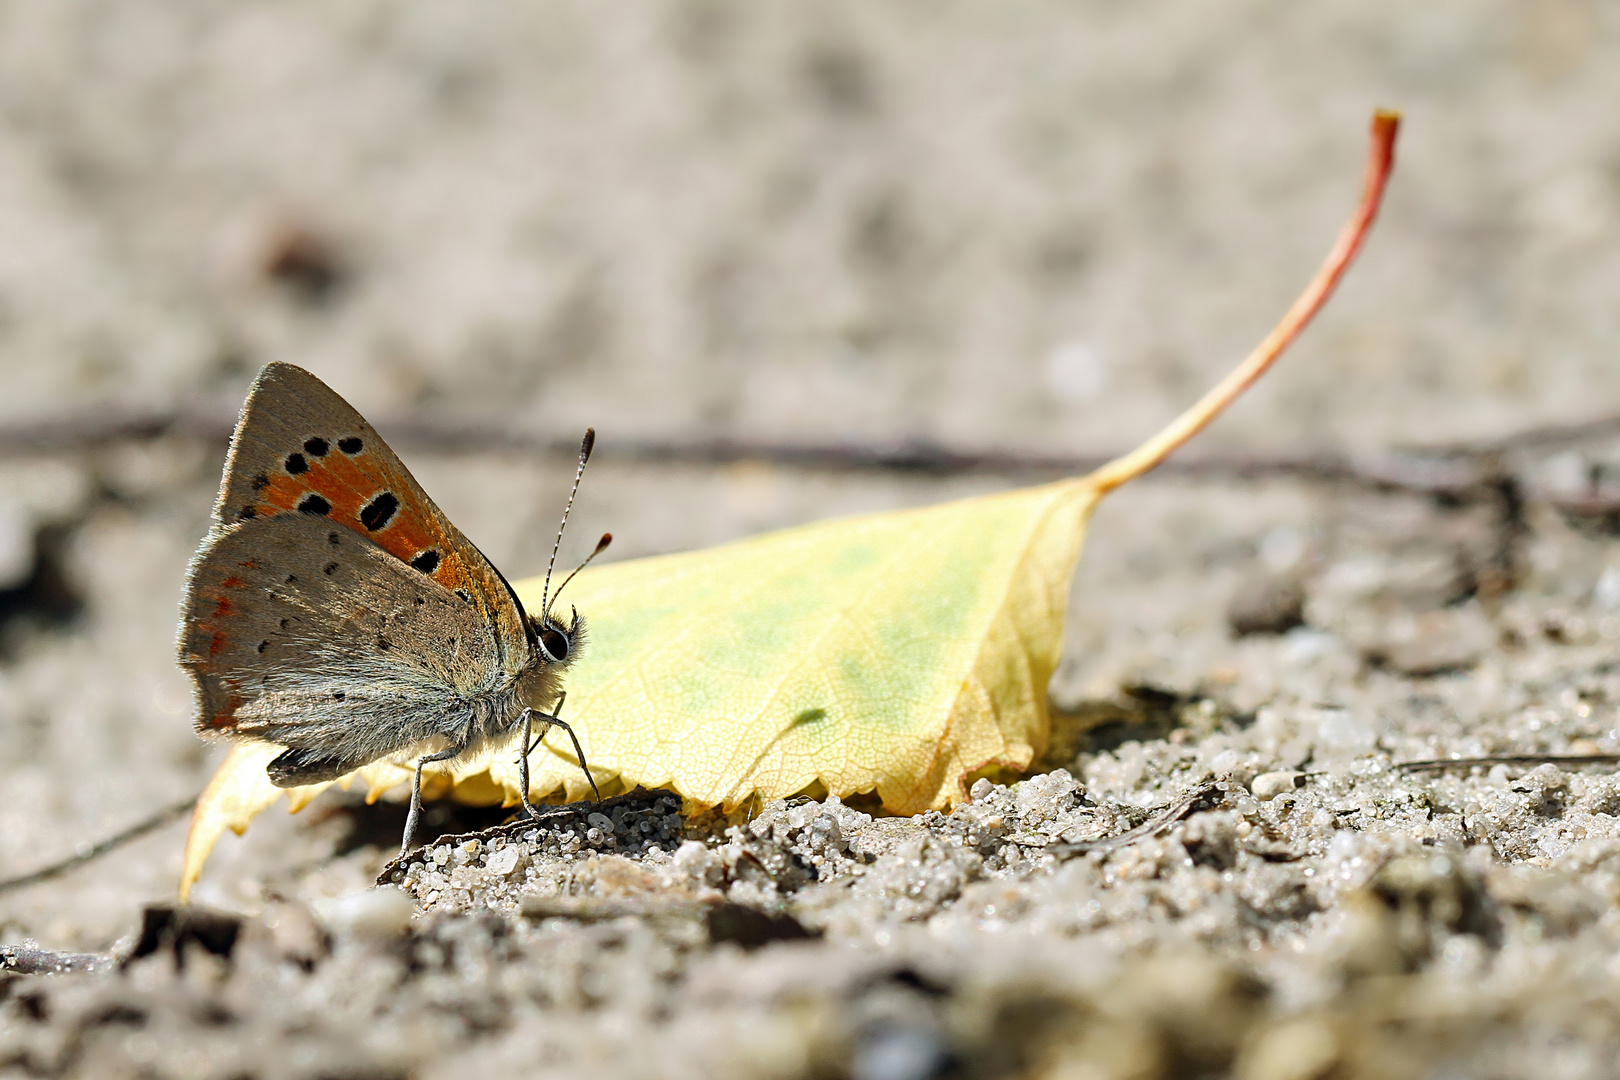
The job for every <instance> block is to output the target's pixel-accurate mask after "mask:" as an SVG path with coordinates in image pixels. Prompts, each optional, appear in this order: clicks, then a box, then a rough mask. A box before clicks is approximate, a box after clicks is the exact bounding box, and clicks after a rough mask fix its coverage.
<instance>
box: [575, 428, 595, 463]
mask: <svg viewBox="0 0 1620 1080" xmlns="http://www.w3.org/2000/svg"><path fill="white" fill-rule="evenodd" d="M595 445H596V429H595V428H593V427H588V428H586V429H585V441H584V442H582V443H580V444H579V463H580V464H581V465H584V464H585V463H586V462H587V461H589V460H591V448H592V447H593V446H595Z"/></svg>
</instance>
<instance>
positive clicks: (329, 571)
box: [321, 562, 338, 577]
mask: <svg viewBox="0 0 1620 1080" xmlns="http://www.w3.org/2000/svg"><path fill="white" fill-rule="evenodd" d="M337 568H338V564H337V563H335V562H329V563H327V564H326V569H325V570H322V571H321V573H323V574H325V575H326V576H327V577H331V576H332V575H333V574H335V573H337Z"/></svg>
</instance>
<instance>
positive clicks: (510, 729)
mask: <svg viewBox="0 0 1620 1080" xmlns="http://www.w3.org/2000/svg"><path fill="white" fill-rule="evenodd" d="M590 443H591V436H590V435H589V434H587V436H586V444H585V447H584V448H583V449H582V451H581V466H582V467H583V463H584V459H585V457H586V456H588V454H589V449H590ZM576 480H577V477H576ZM581 637H582V628H581V625H580V621H579V618H578V616H577V615H575V616H574V618H573V620H572V621H571V623H569V624H567V625H564V624H563V623H560V622H558V621H557V620H555V619H553V618H551V616H550V614H549V612H547V611H542V612H541V614H540V615H539V616H535V617H531V616H529V615H528V614H526V613H525V611H524V610H523V605H522V603H521V602H520V601H519V600H518V598H517V595H516V594H515V593H514V592H513V591H512V587H511V586H510V585H509V584H508V583H507V581H506V579H505V578H504V577H502V576H501V574H500V572H499V571H497V570H496V569H495V567H494V566H493V565H491V564H490V562H489V560H488V559H486V558H485V557H484V556H483V554H482V553H481V552H480V551H479V550H478V549H477V548H476V547H475V546H474V545H473V544H472V543H471V542H470V541H469V540H467V538H466V537H465V536H463V535H462V534H461V532H460V530H458V529H457V528H456V527H455V526H454V525H453V524H451V522H450V520H449V519H448V518H446V517H445V516H444V514H443V513H442V512H441V511H440V510H439V508H438V507H437V506H435V505H434V503H433V501H432V500H431V499H429V498H428V496H427V494H426V492H424V491H423V490H422V488H421V486H420V485H419V484H417V482H416V480H415V478H414V477H412V476H411V474H410V472H409V471H408V470H407V469H406V468H405V466H404V465H403V464H402V463H401V462H400V460H399V459H398V458H397V457H396V456H395V455H394V453H393V451H392V450H391V449H389V447H388V445H387V444H386V443H384V442H383V440H382V438H381V437H380V436H379V435H378V434H377V433H376V431H375V430H373V429H372V427H371V425H370V424H368V423H366V421H365V420H364V419H363V418H362V417H361V416H360V414H359V413H358V412H356V411H355V410H354V409H353V408H352V407H350V406H349V404H348V403H347V402H345V401H344V400H343V399H342V398H341V397H339V396H338V395H337V394H336V393H335V392H334V391H332V390H331V389H330V388H329V387H327V386H326V384H324V383H322V382H321V381H320V380H319V379H317V378H316V377H315V376H313V375H311V374H310V373H309V372H307V371H305V370H303V369H302V368H299V367H296V366H294V365H292V364H284V363H273V364H269V365H267V366H266V367H265V368H264V369H263V370H262V371H260V373H259V376H258V378H257V380H256V381H255V382H254V384H253V388H252V390H251V391H250V392H249V394H248V398H247V401H246V402H245V403H244V404H243V406H242V412H241V416H240V417H239V419H238V421H237V425H236V431H235V433H234V434H233V436H232V439H231V450H230V454H229V456H228V458H227V459H226V463H225V474H224V478H223V480H222V481H221V485H220V493H219V498H218V500H217V501H216V503H215V506H214V514H213V521H212V527H211V529H210V531H209V534H208V536H207V537H206V538H205V539H204V540H203V543H202V546H201V547H200V548H199V549H198V551H197V554H196V556H195V557H194V558H193V560H192V563H191V569H190V574H189V584H188V586H187V589H186V595H185V600H184V605H183V608H182V612H181V624H180V635H179V653H180V663H181V665H182V666H183V667H184V668H185V669H186V670H187V671H188V672H189V673H190V674H191V676H192V678H193V680H194V681H195V684H196V696H197V720H196V726H197V730H198V732H199V733H200V734H203V735H205V736H206V735H225V736H230V737H234V738H238V739H248V740H257V741H260V742H265V743H271V744H274V745H277V746H282V747H285V748H286V749H285V751H284V752H283V753H282V754H280V755H279V756H278V757H276V758H275V760H274V761H272V762H271V763H270V765H269V767H268V769H267V772H268V774H269V777H270V779H271V781H272V782H273V783H275V784H276V785H277V786H279V787H292V786H296V785H300V784H310V783H318V782H321V781H324V780H331V779H335V778H336V777H339V776H342V775H344V774H345V773H348V772H351V771H353V770H354V769H356V768H358V767H360V766H362V765H365V764H367V763H369V762H372V761H375V760H377V759H379V758H383V757H390V756H417V755H422V754H425V755H426V756H425V757H423V758H422V762H427V761H445V760H449V759H451V758H454V757H457V756H459V755H460V754H462V753H465V752H468V751H476V750H478V749H480V748H483V747H485V746H487V745H489V744H490V743H491V742H493V741H497V740H505V739H509V738H511V737H512V736H513V735H514V734H515V733H516V731H517V730H518V729H519V727H523V728H524V729H525V741H524V746H525V755H524V763H525V767H526V762H527V751H528V750H529V749H531V747H530V746H529V742H528V731H529V730H530V729H532V727H533V726H534V724H535V723H536V722H538V723H539V725H540V728H541V733H542V734H543V733H544V730H545V728H546V727H547V726H549V725H552V724H556V725H558V726H561V727H564V728H565V729H566V728H567V725H566V724H562V722H561V721H559V720H558V719H557V718H556V716H555V705H556V704H557V703H558V702H559V701H560V693H561V675H562V672H563V670H564V668H565V667H566V666H567V665H568V663H570V662H571V661H572V660H573V658H574V656H575V655H576V654H577V652H578V647H579V645H580V642H581ZM570 734H572V732H570ZM422 762H419V763H418V766H417V770H416V773H417V775H416V785H415V790H414V791H413V798H412V814H411V818H410V820H409V822H408V823H407V826H406V837H405V844H406V845H407V846H408V844H409V841H410V834H411V832H412V830H413V828H414V823H415V818H416V813H417V810H418V808H419V805H420V788H421V764H422ZM580 763H581V767H583V766H584V760H583V755H581V761H580ZM587 774H588V770H587ZM525 803H526V800H525Z"/></svg>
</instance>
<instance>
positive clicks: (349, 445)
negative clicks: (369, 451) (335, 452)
mask: <svg viewBox="0 0 1620 1080" xmlns="http://www.w3.org/2000/svg"><path fill="white" fill-rule="evenodd" d="M364 447H365V444H364V443H362V442H361V441H360V440H359V439H357V438H355V437H354V436H353V435H351V436H349V437H348V438H347V439H339V440H338V449H339V450H341V451H343V452H344V453H345V454H358V453H359V452H360V451H361V450H362V449H364Z"/></svg>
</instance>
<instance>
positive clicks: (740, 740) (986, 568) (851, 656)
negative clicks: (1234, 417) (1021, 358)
mask: <svg viewBox="0 0 1620 1080" xmlns="http://www.w3.org/2000/svg"><path fill="white" fill-rule="evenodd" d="M1396 124H1397V120H1396V118H1395V117H1394V116H1393V115H1392V114H1384V113H1380V114H1378V115H1377V116H1376V117H1375V118H1374V121H1373V146H1372V155H1371V159H1370V162H1369V166H1368V173H1367V178H1366V182H1365V186H1364V189H1363V194H1362V201H1361V205H1360V207H1359V208H1358V211H1357V213H1356V215H1355V216H1354V217H1353V218H1352V219H1351V221H1350V223H1349V224H1348V225H1346V227H1345V230H1344V232H1343V233H1342V234H1341V236H1340V238H1339V242H1338V243H1337V244H1336V245H1335V247H1334V250H1333V252H1332V253H1331V254H1330V255H1329V257H1328V259H1327V261H1326V263H1325V264H1324V265H1323V267H1322V269H1321V270H1320V271H1319V272H1318V274H1317V276H1316V278H1315V279H1314V280H1313V281H1312V282H1311V284H1310V286H1309V287H1308V288H1307V289H1306V291H1305V293H1304V294H1303V295H1301V297H1300V299H1299V300H1298V301H1296V302H1295V304H1294V306H1293V307H1292V308H1291V309H1290V310H1289V312H1288V314H1287V315H1285V316H1284V318H1283V320H1282V322H1281V323H1279V324H1278V326H1277V328H1276V329H1275V330H1273V332H1272V333H1271V335H1270V336H1268V337H1267V338H1266V340H1265V341H1264V342H1262V343H1261V345H1260V346H1259V347H1258V348H1257V349H1256V350H1255V351H1254V353H1253V354H1251V355H1250V356H1249V357H1248V358H1247V359H1246V360H1245V361H1244V362H1243V364H1242V365H1240V366H1239V367H1238V368H1237V369H1236V370H1235V371H1233V372H1232V374H1231V375H1229V376H1228V377H1227V378H1226V379H1225V380H1224V381H1223V382H1222V383H1221V384H1220V385H1219V386H1217V387H1215V388H1214V389H1213V390H1211V391H1210V392H1209V393H1208V394H1206V395H1205V397H1204V398H1203V399H1202V400H1200V401H1199V402H1198V403H1197V404H1196V405H1194V406H1193V407H1192V408H1191V409H1189V410H1188V411H1187V412H1186V413H1184V414H1183V415H1182V416H1181V417H1180V418H1178V419H1177V420H1176V421H1175V422H1174V423H1172V424H1171V425H1170V426H1169V427H1168V428H1166V429H1165V430H1164V431H1162V432H1160V433H1159V434H1158V435H1156V436H1155V437H1154V438H1153V439H1151V440H1149V442H1147V443H1146V444H1144V445H1143V446H1142V447H1140V448H1139V449H1137V450H1135V451H1133V452H1132V453H1130V454H1127V455H1126V456H1125V457H1123V458H1120V459H1119V460H1117V461H1115V462H1113V463H1111V464H1109V465H1107V466H1104V467H1103V468H1102V469H1099V470H1098V471H1097V472H1095V473H1092V474H1091V475H1089V476H1085V477H1081V478H1079V479H1074V480H1066V481H1063V482H1060V483H1056V484H1049V485H1046V486H1043V487H1036V488H1028V489H1024V490H1019V491H1011V492H1006V493H1002V494H996V495H988V496H981V497H979V498H974V499H965V500H962V501H959V502H953V503H946V504H943V505H940V506H932V507H925V508H922V509H917V510H903V511H895V512H889V513H881V514H872V515H868V516H864V517H856V518H846V519H841V520H834V521H824V522H818V523H816V524H812V525H806V526H802V527H800V528H796V529H788V530H785V531H782V532H776V533H770V534H766V535H763V536H758V537H754V538H752V539H747V540H742V541H738V542H736V543H732V544H726V545H723V546H721V547H717V548H711V549H709V550H705V551H696V552H689V553H685V554H680V555H668V556H662V557H658V558H651V559H639V560H633V561H629V562H624V563H618V564H614V565H609V566H603V567H599V568H597V567H593V568H591V569H588V570H586V571H584V572H583V573H581V574H580V575H579V577H578V579H577V580H576V581H575V582H574V583H573V584H572V585H571V586H570V589H571V592H570V594H569V602H570V603H571V604H574V605H577V606H578V607H579V608H580V610H581V611H582V612H583V613H584V614H585V615H586V617H587V619H588V621H589V624H590V647H589V649H588V650H587V651H586V653H585V654H584V656H583V658H582V659H581V660H580V661H579V662H578V663H577V664H576V665H574V667H573V668H571V669H570V671H569V675H568V701H567V713H568V716H567V719H568V720H570V721H571V722H572V723H573V724H574V726H575V730H576V731H577V733H578V735H579V739H580V743H581V744H582V746H583V748H584V750H585V755H586V759H587V760H588V761H589V762H590V765H591V768H592V771H593V773H594V774H595V775H596V777H597V779H598V781H599V782H600V781H603V780H609V779H614V778H616V779H618V780H619V781H621V782H622V783H623V784H624V785H625V786H633V785H635V784H644V785H646V786H648V787H669V788H673V789H674V790H675V791H678V792H679V793H680V794H681V795H682V796H683V797H685V799H686V800H687V801H688V803H689V804H691V805H693V806H697V807H708V806H722V807H734V806H737V805H739V804H742V803H746V802H747V801H749V800H750V799H753V798H764V799H771V798H778V797H782V796H786V795H791V794H794V793H795V792H799V791H803V790H805V789H806V788H810V787H812V786H814V785H817V784H819V785H822V786H825V788H826V789H827V791H829V792H831V793H833V794H837V795H841V796H848V795H853V794H857V793H864V792H874V791H875V792H876V793H877V795H878V797H879V798H880V799H881V800H882V803H883V805H884V807H885V808H886V809H888V810H890V811H893V812H896V813H917V812H920V811H922V810H927V809H934V808H945V807H948V806H950V805H951V804H953V803H955V802H957V801H959V800H961V799H962V798H963V797H965V794H966V792H965V788H964V785H965V783H966V780H967V778H968V777H969V776H971V775H972V774H973V773H974V772H975V771H977V770H979V769H982V768H985V767H987V766H992V765H994V766H1004V767H1008V768H1013V769H1019V768H1023V767H1025V766H1027V765H1028V764H1029V763H1030V762H1031V761H1032V760H1033V759H1034V758H1035V756H1036V755H1037V754H1038V753H1040V751H1041V750H1042V749H1043V748H1044V743H1045V741H1046V738H1047V734H1048V728H1049V721H1048V715H1047V705H1046V688H1047V683H1048V681H1049V680H1050V678H1051V676H1052V672H1053V670H1054V669H1055V668H1056V666H1057V662H1058V658H1059V655H1060V654H1061V650H1062V633H1063V623H1064V609H1065V607H1066V604H1067V600H1068V594H1069V582H1070V579H1071V578H1072V576H1073V572H1074V566H1075V562H1076V560H1077V559H1078V558H1079V555H1080V547H1081V543H1082V541H1083V540H1084V537H1085V529H1086V523H1087V521H1088V520H1089V518H1090V516H1091V512H1092V510H1093V509H1094V508H1095V506H1096V504H1097V501H1098V500H1099V499H1100V498H1102V496H1103V495H1105V494H1106V493H1107V492H1109V491H1111V490H1113V489H1114V488H1115V487H1118V486H1119V485H1120V484H1122V483H1124V482H1125V481H1127V480H1129V479H1131V478H1133V477H1135V476H1138V475H1140V474H1142V473H1143V472H1146V471H1147V470H1148V469H1151V468H1152V467H1153V466H1155V465H1157V464H1158V463H1159V462H1160V461H1162V460H1163V459H1164V458H1165V456H1166V455H1168V454H1169V453H1170V452H1171V451H1172V450H1173V449H1175V448H1176V447H1177V446H1179V445H1181V444H1182V443H1183V442H1185V441H1186V440H1187V439H1188V438H1190V437H1191V436H1192V435H1193V434H1195V433H1196V432H1197V431H1198V430H1199V429H1201V428H1202V427H1203V426H1204V425H1206V424H1207V423H1209V421H1210V420H1211V419H1213V418H1214V417H1215V416H1216V415H1218V414H1219V413H1220V411H1221V410H1222V409H1223V408H1225V406H1226V405H1227V404H1229V403H1230V402H1231V401H1232V400H1233V399H1235V398H1236V397H1237V396H1238V395H1239V394H1241V393H1242V392H1243V390H1244V389H1246V388H1247V387H1248V386H1249V385H1250V384H1251V383H1252V382H1253V381H1254V380H1255V379H1257V378H1258V377H1259V376H1260V375H1261V374H1262V373H1263V372H1264V371H1265V370H1266V369H1267V368H1268V367H1269V366H1270V365H1271V364H1272V363H1273V362H1274V361H1275V360H1276V358H1277V357H1278V356H1279V355H1280V354H1281V353H1282V351H1283V349H1284V348H1285V347H1286V346H1287V345H1288V343H1289V342H1290V341H1292V340H1293V338H1294V337H1295V336H1297V335H1298V333H1299V332H1300V330H1301V329H1303V328H1304V326H1305V324H1306V323H1307V322H1308V321H1309V320H1310V318H1311V316H1312V315H1314V314H1315V313H1316V311H1317V310H1318V309H1319V308H1320V307H1321V305H1322V303H1323V302H1324V301H1325V300H1326V299H1327V297H1328V295H1329V294H1330V293H1331V291H1332V289H1333V287H1334V285H1335V284H1336V283H1337V282H1338V280H1339V277H1340V276H1341V275H1342V274H1343V273H1344V271H1345V269H1346V268H1347V267H1348V265H1349V263H1350V260H1351V259H1352V257H1353V256H1354V254H1355V252H1356V250H1357V249H1358V247H1359V245H1360V243H1361V240H1362V239H1363V238H1364V237H1365V235H1366V232H1367V229H1368V227H1369V226H1370V224H1371V222H1372V219H1373V216H1374V214H1375V213H1376V211H1377V207H1378V204H1379V200H1380V198H1381V196H1382V192H1383V188H1384V183H1385V180H1386V179H1387V177H1388V174H1389V169H1390V166H1391V164H1392V161H1393V158H1392V148H1393V142H1394V136H1395V130H1396ZM516 588H517V591H518V593H519V596H520V597H521V599H523V601H524V602H525V605H527V606H529V609H530V610H536V608H537V607H538V604H539V602H540V594H541V582H540V580H539V579H535V580H531V581H527V582H520V583H519V584H518V585H517V586H516ZM278 749H279V748H273V747H264V748H257V747H247V748H238V749H237V750H235V751H233V752H232V754H231V755H230V757H228V758H227V759H226V761H225V763H224V765H222V766H221V768H220V771H219V773H218V774H217V775H216V776H215V777H214V780H213V782H212V783H210V784H209V787H208V790H207V791H206V792H204V794H203V797H202V799H201V800H200V801H199V803H198V807H197V810H196V812H195V815H194V818H193V825H192V832H191V836H190V838H189V839H188V842H187V851H186V869H185V875H184V878H183V881H182V884H181V891H182V895H183V894H184V893H185V891H186V890H187V889H188V888H189V887H190V885H191V883H192V882H194V881H195V880H196V877H197V874H198V873H200V872H201V868H202V863H203V860H204V859H206V857H207V855H208V852H209V850H210V849H211V848H212V847H213V845H214V842H215V841H216V840H217V839H218V838H219V836H220V835H221V834H222V833H223V831H224V830H225V829H226V828H230V829H234V830H235V831H237V832H238V833H240V832H241V831H242V830H243V829H244V828H245V827H246V825H247V823H248V821H249V820H251V819H252V818H253V817H254V816H255V815H257V814H259V813H260V812H262V811H263V810H264V809H266V808H267V807H268V806H269V805H270V804H271V803H272V802H274V801H275V799H276V798H277V797H278V796H279V795H280V793H281V791H280V789H277V788H275V787H272V786H271V785H270V782H269V780H268V778H267V777H266V776H265V771H264V766H265V764H267V763H268V761H269V759H270V757H272V756H273V755H274V754H275V753H276V752H277V750H278ZM513 757H514V755H513V754H512V753H511V752H509V751H507V752H503V753H499V754H488V755H485V756H483V757H481V758H474V759H471V760H463V761H458V762H456V763H454V765H453V766H452V767H451V768H449V769H444V770H440V771H439V772H438V773H436V774H435V782H436V784H437V786H438V787H439V788H440V789H441V790H443V789H445V788H450V789H451V794H453V795H454V796H455V797H457V798H460V799H462V800H463V801H469V802H478V803H487V802H492V801H496V800H497V799H498V798H499V797H500V796H501V795H502V794H504V796H505V798H504V802H506V803H507V804H508V805H510V804H514V803H516V802H517V794H518V792H517V783H518V779H517V768H516V765H515V763H514V761H513V760H512V759H513ZM532 768H533V772H532V776H531V792H532V794H533V795H534V796H535V797H543V796H546V795H549V794H551V793H553V792H556V791H559V790H561V791H563V792H565V793H566V796H567V797H568V798H571V799H576V798H581V797H583V796H584V795H585V794H586V793H587V792H588V790H589V788H588V787H587V786H586V784H585V781H584V777H583V776H582V774H581V773H580V771H579V767H578V764H577V763H576V761H575V759H574V756H573V753H572V749H571V747H570V746H569V744H568V743H567V740H566V739H564V738H562V737H559V736H555V735H554V736H553V737H552V739H551V740H549V741H548V742H547V743H546V745H545V752H537V753H535V755H534V756H533V758H532ZM353 775H358V776H361V777H362V778H364V779H366V781H367V782H368V783H369V784H370V786H371V797H372V798H375V797H376V795H377V794H378V793H379V792H380V791H381V790H383V789H385V788H386V787H388V786H391V785H392V784H396V783H400V782H404V781H408V780H409V779H410V776H411V773H410V770H408V769H406V768H404V767H403V766H401V765H398V764H395V763H390V762H377V763H373V764H372V765H369V766H367V767H366V768H364V769H361V770H359V771H358V773H356V774H353ZM345 779H347V778H345ZM341 782H343V781H340V783H341ZM320 787H321V785H315V786H312V787H309V788H297V789H293V790H292V792H291V794H292V802H293V807H294V809H296V808H297V807H298V806H300V805H302V802H304V801H307V800H308V798H311V797H313V795H314V794H315V792H317V791H318V790H319V789H320ZM427 793H428V789H427V788H426V787H425V788H424V794H427Z"/></svg>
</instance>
